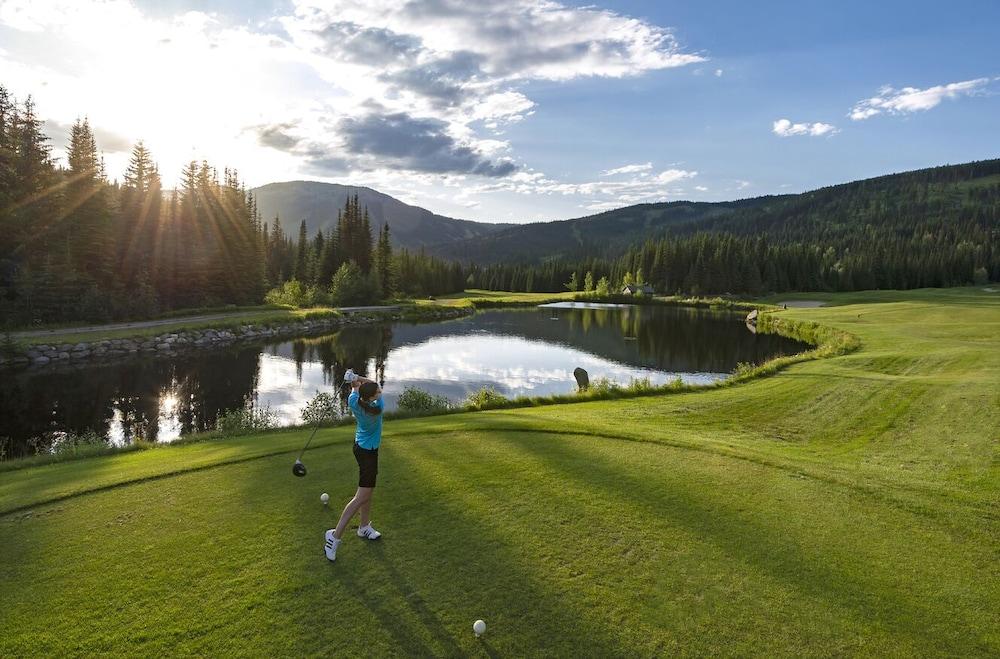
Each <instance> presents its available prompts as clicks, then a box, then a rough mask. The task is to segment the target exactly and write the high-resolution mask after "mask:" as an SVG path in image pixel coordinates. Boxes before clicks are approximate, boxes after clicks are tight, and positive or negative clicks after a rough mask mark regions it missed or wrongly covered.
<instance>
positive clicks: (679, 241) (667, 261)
mask: <svg viewBox="0 0 1000 659" xmlns="http://www.w3.org/2000/svg"><path fill="white" fill-rule="evenodd" d="M753 201H754V203H746V204H742V205H738V206H736V207H731V208H727V209H726V212H724V213H719V214H711V215H707V214H704V213H701V214H699V215H698V216H697V217H694V218H691V219H690V220H688V221H682V220H678V221H675V222H674V223H673V224H672V225H671V226H670V227H669V228H668V229H665V230H663V231H661V232H659V236H656V237H653V238H650V239H648V240H645V241H643V242H642V243H640V244H637V245H633V246H631V247H629V248H627V249H624V250H621V251H620V252H619V253H617V254H614V253H612V254H608V253H607V251H608V250H601V252H600V254H599V255H593V256H580V257H579V258H562V259H552V260H549V261H547V262H544V263H541V264H539V263H530V262H529V263H520V264H518V263H516V262H514V263H510V262H507V263H501V264H496V265H491V266H485V267H482V268H480V269H479V270H478V271H477V272H476V273H475V279H476V284H477V285H478V286H481V287H483V288H489V289H494V290H513V291H557V290H565V287H566V286H567V285H568V286H569V287H570V288H576V287H577V286H578V287H579V289H580V290H583V288H584V287H585V280H586V276H587V273H588V272H589V273H591V278H592V280H593V281H594V282H595V284H594V286H595V287H596V282H599V281H600V279H601V278H602V277H607V279H608V282H609V285H610V286H611V288H612V289H615V288H617V287H619V286H620V285H621V284H622V282H623V281H624V280H625V278H626V275H630V276H631V277H632V278H635V279H640V280H644V281H645V282H646V283H649V284H650V285H652V286H653V287H654V288H655V289H656V290H657V291H659V292H664V293H691V294H709V293H726V292H730V293H761V292H766V291H774V292H780V291H789V290H830V291H847V290H863V289H874V288H900V289H905V288H920V287H937V286H958V285H964V284H972V283H982V282H986V281H996V280H998V279H1000V160H990V161H983V162H975V163H969V164H965V165H955V166H947V167H935V168H933V169H925V170H919V171H914V172H907V173H905V174H894V175H891V176H883V177H879V178H876V179H870V180H866V181H858V182H855V183H848V184H844V185H838V186H833V187H829V188H823V189H821V190H816V191H813V192H808V193H804V194H801V195H787V196H781V197H763V198H760V199H757V200H753ZM629 212H631V213H633V214H634V213H636V212H648V209H647V208H644V207H642V206H640V207H632V208H630V209H622V210H620V211H616V212H615V213H616V216H615V218H616V221H620V220H621V218H622V217H624V216H625V215H626V214H627V213H629ZM554 224H555V223H554ZM573 282H576V283H575V284H574V283H573Z"/></svg>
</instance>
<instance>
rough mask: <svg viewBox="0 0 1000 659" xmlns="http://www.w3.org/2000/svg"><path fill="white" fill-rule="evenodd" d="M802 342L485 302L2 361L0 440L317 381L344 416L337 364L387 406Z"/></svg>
mask: <svg viewBox="0 0 1000 659" xmlns="http://www.w3.org/2000/svg"><path fill="white" fill-rule="evenodd" d="M803 347H804V346H803V344H800V343H798V342H795V341H790V340H788V339H784V338H782V337H778V336H774V335H756V336H755V335H753V334H752V333H751V332H749V331H747V329H746V328H745V327H744V325H743V323H742V319H741V318H740V317H739V316H737V315H733V314H727V313H720V312H710V311H704V310H694V309H688V308H663V307H621V308H611V309H609V308H545V309H532V310H521V311H512V310H493V311H486V312H482V313H478V314H476V315H474V316H470V317H467V318H462V319H459V320H452V321H447V322H439V323H431V324H417V325H414V324H407V323H398V324H395V325H389V324H371V325H364V326H352V327H346V328H343V329H341V330H340V331H338V332H336V333H334V334H330V335H326V336H321V337H308V338H301V339H297V340H294V341H284V342H280V343H274V344H268V345H256V346H253V345H245V346H242V347H236V348H229V349H221V350H215V351H204V352H198V353H192V354H188V355H180V356H175V357H171V358H146V357H143V358H137V359H133V360H129V361H122V362H115V363H111V364H105V365H88V366H79V367H75V368H70V369H68V370H67V369H64V370H32V369H27V370H22V371H7V372H4V373H3V377H2V378H0V438H3V437H8V438H9V440H8V446H7V452H8V454H9V455H15V456H16V455H23V454H26V453H29V452H31V447H30V446H29V444H28V440H29V438H32V437H39V436H43V435H50V436H51V433H53V432H59V431H71V432H75V433H82V432H84V431H87V430H93V431H94V432H96V433H98V434H99V435H101V436H103V437H105V438H106V439H107V441H108V442H110V443H114V444H128V443H130V442H133V441H135V440H136V439H137V438H143V439H146V440H150V441H153V440H156V441H171V440H173V439H176V438H177V437H178V436H180V435H183V434H188V433H192V432H200V431H204V430H209V429H211V428H213V427H214V425H215V423H216V420H217V418H218V415H219V413H220V412H221V411H224V410H230V409H234V408H239V407H258V408H259V407H265V406H268V407H272V409H275V410H276V411H277V413H278V417H279V421H280V422H281V423H282V424H291V423H297V422H299V421H300V417H299V413H300V412H301V409H302V407H303V405H304V404H305V402H306V401H307V400H308V399H309V398H311V397H312V396H313V395H315V393H316V392H317V391H319V390H323V391H329V392H333V393H335V395H336V397H337V400H338V403H339V407H340V411H341V413H342V414H346V413H347V400H346V395H347V393H348V390H347V389H345V388H343V387H342V382H343V378H344V373H345V372H346V370H347V369H348V368H353V369H354V370H355V372H357V373H359V374H361V375H364V376H365V377H370V378H372V379H375V380H377V381H378V382H379V383H380V384H382V385H383V387H384V388H385V397H386V402H387V405H388V406H389V408H390V409H391V408H392V406H393V405H394V403H395V399H396V397H397V396H398V395H399V393H401V391H402V389H403V388H404V387H405V386H417V387H420V388H424V389H427V390H429V391H431V392H432V393H437V394H441V395H445V396H448V397H450V398H451V399H453V400H459V399H461V398H463V397H464V396H466V395H467V394H468V393H469V392H471V391H473V390H475V389H477V388H479V387H480V386H484V385H490V386H494V387H495V388H496V389H497V391H499V392H500V393H503V394H504V395H509V396H515V395H546V394H550V393H556V392H569V391H572V390H573V388H574V387H575V381H574V380H573V377H572V370H573V368H575V367H576V366H584V367H585V368H587V369H588V370H590V371H591V378H592V379H593V378H595V377H602V376H608V377H613V378H616V379H618V380H620V381H624V382H627V381H628V379H629V378H631V377H648V378H650V379H651V380H652V381H653V382H654V383H659V382H666V381H669V380H671V379H673V378H675V377H677V376H681V377H682V378H684V379H686V380H688V381H691V382H711V381H712V380H714V379H719V378H721V377H724V376H725V374H727V373H729V372H731V371H732V370H733V368H734V367H735V366H736V364H737V363H739V362H755V363H759V362H761V361H764V360H766V359H768V358H771V357H773V356H776V355H779V354H789V353H793V352H797V351H800V350H801V349H803ZM390 363H391V367H390V366H389V365H390ZM387 373H388V378H387ZM387 379H388V382H387Z"/></svg>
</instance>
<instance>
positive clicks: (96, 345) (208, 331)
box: [0, 307, 473, 369]
mask: <svg viewBox="0 0 1000 659" xmlns="http://www.w3.org/2000/svg"><path fill="white" fill-rule="evenodd" d="M472 312H473V309H471V308H469V307H434V308H426V307H424V308H421V309H420V311H419V313H417V314H414V313H407V312H406V310H404V309H398V310H394V311H348V312H343V313H342V314H340V315H337V316H330V317H329V318H317V319H312V320H302V321H297V322H288V323H280V324H274V325H254V324H246V325H240V326H237V327H226V328H219V329H213V328H205V329H191V330H179V331H178V330H175V331H168V332H164V333H162V334H158V335H156V336H148V337H139V338H122V339H101V340H95V341H83V342H79V343H54V342H53V343H51V344H38V345H31V346H28V347H26V348H25V349H24V350H23V351H21V352H18V353H15V354H6V355H5V354H0V369H6V368H14V367H30V368H45V367H49V366H54V365H65V364H84V363H93V362H102V363H103V362H107V361H110V360H113V359H116V358H127V357H135V356H138V355H144V356H145V355H148V356H152V357H160V356H163V357H172V356H175V355H178V354H180V353H182V352H191V351H197V350H206V349H213V348H219V347H224V346H229V345H232V344H236V343H245V342H252V341H266V340H268V339H275V338H288V337H293V336H309V335H313V334H318V333H322V332H328V331H330V330H335V329H339V328H341V327H345V326H348V325H367V324H374V323H385V322H394V321H407V320H411V321H434V320H448V319H451V318H459V317H461V316H467V315H469V314H470V313H472Z"/></svg>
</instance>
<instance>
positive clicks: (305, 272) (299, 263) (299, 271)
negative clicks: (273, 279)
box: [292, 220, 309, 283]
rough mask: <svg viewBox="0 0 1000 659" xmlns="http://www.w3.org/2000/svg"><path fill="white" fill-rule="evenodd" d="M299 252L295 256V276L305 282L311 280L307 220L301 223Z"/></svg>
mask: <svg viewBox="0 0 1000 659" xmlns="http://www.w3.org/2000/svg"><path fill="white" fill-rule="evenodd" d="M297 244H298V253H297V254H296V256H295V270H294V273H293V275H292V276H293V278H294V279H297V280H299V281H301V282H303V283H306V282H308V281H309V239H308V234H307V233H306V221H305V220H302V223H301V224H300V225H299V242H298V243H297Z"/></svg>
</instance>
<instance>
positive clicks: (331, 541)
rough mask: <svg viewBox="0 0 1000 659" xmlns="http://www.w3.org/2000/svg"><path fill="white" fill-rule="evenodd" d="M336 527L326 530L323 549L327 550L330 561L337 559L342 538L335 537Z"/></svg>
mask: <svg viewBox="0 0 1000 659" xmlns="http://www.w3.org/2000/svg"><path fill="white" fill-rule="evenodd" d="M333 531H334V529H330V530H329V531H327V532H326V536H325V539H326V543H325V544H324V545H323V551H325V552H326V559H327V560H328V561H335V560H337V547H339V546H340V542H341V541H340V540H338V539H336V538H335V537H333Z"/></svg>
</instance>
